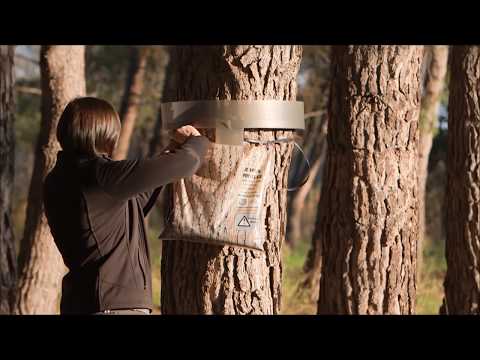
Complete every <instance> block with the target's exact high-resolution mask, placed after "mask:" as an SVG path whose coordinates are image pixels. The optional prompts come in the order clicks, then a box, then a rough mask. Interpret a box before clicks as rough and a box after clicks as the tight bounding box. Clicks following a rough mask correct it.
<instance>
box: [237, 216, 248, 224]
mask: <svg viewBox="0 0 480 360" xmlns="http://www.w3.org/2000/svg"><path fill="white" fill-rule="evenodd" d="M237 226H243V227H250V222H249V221H248V219H247V217H246V216H244V217H242V219H241V220H240V222H239V223H238V225H237Z"/></svg>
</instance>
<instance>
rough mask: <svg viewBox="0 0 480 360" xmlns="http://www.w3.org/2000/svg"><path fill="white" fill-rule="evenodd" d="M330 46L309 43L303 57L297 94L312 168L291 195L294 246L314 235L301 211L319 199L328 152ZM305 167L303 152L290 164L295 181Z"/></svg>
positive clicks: (291, 241) (290, 225) (290, 241)
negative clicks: (307, 204)
mask: <svg viewBox="0 0 480 360" xmlns="http://www.w3.org/2000/svg"><path fill="white" fill-rule="evenodd" d="M329 50H330V47H329V46H307V47H305V48H304V53H303V57H302V65H301V68H300V71H301V75H300V76H299V78H300V79H302V80H301V81H300V82H301V84H302V85H301V86H299V90H300V94H299V96H298V97H299V100H301V101H303V102H304V106H305V117H306V118H305V131H304V133H303V137H301V139H299V141H298V143H299V144H300V145H301V146H302V147H303V150H304V152H305V155H306V156H307V157H308V159H309V161H310V165H311V170H310V177H309V179H308V181H307V182H306V183H305V184H304V185H303V186H302V187H301V188H299V189H298V190H296V191H294V192H292V193H289V196H288V218H287V219H288V220H287V237H286V243H287V244H288V245H289V246H291V247H295V246H296V245H297V244H298V243H299V242H300V241H301V239H302V238H303V237H309V235H311V226H309V225H311V224H309V223H308V222H307V221H306V220H308V219H310V218H311V217H306V216H302V213H303V210H304V208H305V204H306V201H307V197H309V196H313V197H315V200H318V193H319V191H312V190H313V189H314V188H316V187H319V183H320V179H321V173H322V171H321V170H322V169H323V164H324V162H325V154H326V135H327V100H328V86H329V80H330V76H329V73H330V71H329V67H330V66H329V65H330V61H329ZM305 171H306V169H305V166H304V161H303V159H302V158H301V156H294V157H293V159H292V165H291V168H290V178H291V179H293V180H292V183H298V181H299V180H300V179H302V178H303V177H304V173H305ZM312 200H313V199H312Z"/></svg>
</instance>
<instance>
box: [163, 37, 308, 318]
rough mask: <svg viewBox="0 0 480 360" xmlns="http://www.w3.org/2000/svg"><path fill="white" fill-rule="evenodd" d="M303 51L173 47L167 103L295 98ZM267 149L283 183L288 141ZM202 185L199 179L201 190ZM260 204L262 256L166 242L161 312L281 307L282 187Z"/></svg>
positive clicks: (262, 135) (224, 156)
mask: <svg viewBox="0 0 480 360" xmlns="http://www.w3.org/2000/svg"><path fill="white" fill-rule="evenodd" d="M301 53H302V49H301V47H300V46H209V47H205V46H194V47H187V46H186V47H177V48H175V49H173V50H172V51H171V62H172V64H173V69H172V76H173V77H174V78H173V79H172V80H173V81H172V83H173V86H172V87H171V88H169V89H168V91H167V92H166V94H165V95H166V97H165V100H166V101H175V100H208V99H220V100H229V99H234V100H246V99H252V100H253V99H278V100H294V99H295V98H296V76H297V72H298V69H299V65H300V60H301ZM289 135H291V134H290V132H285V131H247V132H246V136H247V137H250V138H256V139H266V140H267V139H275V138H279V137H284V136H289ZM260 146H262V145H260ZM265 151H272V152H273V153H274V156H275V167H274V179H275V180H274V183H275V187H276V188H278V189H281V188H285V187H286V183H287V177H288V166H289V163H290V158H291V152H292V145H291V144H276V145H274V146H271V147H269V150H267V148H265ZM216 155H217V159H218V162H219V163H220V162H222V164H225V165H224V166H226V167H228V166H229V165H228V164H229V161H228V160H229V157H230V155H229V153H228V151H225V152H224V153H218V154H216ZM202 186H205V185H204V184H201V183H199V184H198V187H199V189H200V192H201V189H202ZM219 200H221V199H219ZM264 206H265V208H266V214H267V215H266V221H265V228H264V235H265V244H264V249H265V252H264V253H263V252H255V251H251V250H245V249H240V248H233V247H228V246H225V247H219V246H212V245H207V244H196V243H188V242H183V241H163V250H162V295H161V296H162V313H164V314H276V313H278V312H279V309H280V298H281V272H282V266H281V246H282V242H283V240H284V237H285V225H286V192H285V191H274V190H273V189H272V188H269V190H268V191H267V194H266V199H265V202H264ZM174 216H175V215H174Z"/></svg>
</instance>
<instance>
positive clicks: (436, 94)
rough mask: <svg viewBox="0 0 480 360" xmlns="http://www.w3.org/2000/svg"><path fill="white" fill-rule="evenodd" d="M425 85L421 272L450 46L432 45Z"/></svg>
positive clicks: (420, 168) (420, 194)
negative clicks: (432, 161)
mask: <svg viewBox="0 0 480 360" xmlns="http://www.w3.org/2000/svg"><path fill="white" fill-rule="evenodd" d="M429 52H430V54H429V55H430V59H429V60H428V65H427V74H426V79H425V89H424V94H423V96H422V105H421V111H420V123H419V127H420V141H419V144H418V181H419V184H418V211H419V222H418V224H419V226H418V248H417V254H418V259H417V273H418V274H421V273H422V272H421V269H422V263H423V248H424V244H425V235H426V225H425V224H426V206H425V201H426V187H427V177H428V159H429V156H430V150H431V149H432V142H433V136H434V132H435V129H436V127H437V124H438V107H439V105H440V96H441V95H442V90H443V86H444V82H445V75H446V73H447V60H448V46H441V45H435V46H432V47H431V48H430V51H429Z"/></svg>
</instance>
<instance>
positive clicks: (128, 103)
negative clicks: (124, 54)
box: [113, 46, 149, 160]
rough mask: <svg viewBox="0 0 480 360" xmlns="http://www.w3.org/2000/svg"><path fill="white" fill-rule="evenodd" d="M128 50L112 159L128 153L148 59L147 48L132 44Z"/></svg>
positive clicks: (122, 157)
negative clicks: (126, 69) (118, 129)
mask: <svg viewBox="0 0 480 360" xmlns="http://www.w3.org/2000/svg"><path fill="white" fill-rule="evenodd" d="M130 51H131V53H130V63H129V68H128V74H127V82H126V85H125V92H124V94H123V98H122V105H121V106H120V114H119V115H120V119H121V121H122V131H121V132H120V137H119V139H118V143H117V147H116V149H115V151H114V153H113V159H114V160H123V159H125V158H126V157H127V155H128V149H129V147H130V139H131V137H132V134H133V129H134V127H135V121H136V120H137V115H138V110H139V105H140V96H141V95H142V90H143V79H144V76H145V68H146V65H147V60H148V52H149V49H148V48H146V47H137V46H132V47H131V50H130Z"/></svg>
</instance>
